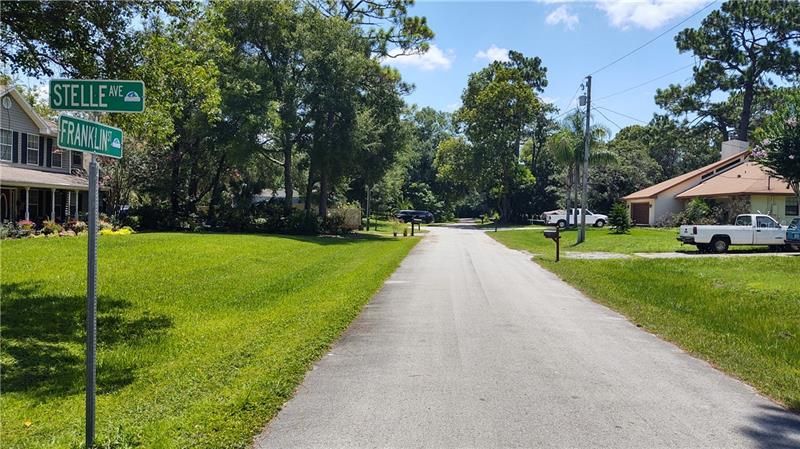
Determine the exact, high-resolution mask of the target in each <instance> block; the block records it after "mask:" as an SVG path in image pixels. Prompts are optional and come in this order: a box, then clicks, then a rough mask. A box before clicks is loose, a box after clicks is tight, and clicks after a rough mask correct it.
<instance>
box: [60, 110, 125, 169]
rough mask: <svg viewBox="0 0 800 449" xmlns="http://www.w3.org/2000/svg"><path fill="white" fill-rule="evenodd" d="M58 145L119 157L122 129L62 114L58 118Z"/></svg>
mask: <svg viewBox="0 0 800 449" xmlns="http://www.w3.org/2000/svg"><path fill="white" fill-rule="evenodd" d="M58 146H59V147H61V148H64V149H67V150H75V151H83V152H86V153H94V154H99V155H100V156H108V157H113V158H117V159H119V158H121V157H122V130H121V129H119V128H114V127H113V126H108V125H103V124H102V123H97V122H92V121H89V120H83V119H79V118H75V117H70V116H69V115H62V116H61V117H59V118H58Z"/></svg>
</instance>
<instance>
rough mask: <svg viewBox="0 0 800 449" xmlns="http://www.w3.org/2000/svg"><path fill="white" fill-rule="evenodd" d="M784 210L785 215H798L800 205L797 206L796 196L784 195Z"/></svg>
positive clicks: (799, 214) (799, 213)
mask: <svg viewBox="0 0 800 449" xmlns="http://www.w3.org/2000/svg"><path fill="white" fill-rule="evenodd" d="M784 212H785V214H784V215H786V216H787V217H797V216H800V207H798V201H797V197H796V196H789V197H786V210H785V211H784Z"/></svg>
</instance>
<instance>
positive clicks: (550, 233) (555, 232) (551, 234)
mask: <svg viewBox="0 0 800 449" xmlns="http://www.w3.org/2000/svg"><path fill="white" fill-rule="evenodd" d="M544 237H545V238H546V239H550V240H552V241H554V242H556V262H558V261H559V259H560V258H561V257H560V256H561V245H559V241H560V240H561V230H560V229H559V228H558V226H556V228H555V229H545V230H544Z"/></svg>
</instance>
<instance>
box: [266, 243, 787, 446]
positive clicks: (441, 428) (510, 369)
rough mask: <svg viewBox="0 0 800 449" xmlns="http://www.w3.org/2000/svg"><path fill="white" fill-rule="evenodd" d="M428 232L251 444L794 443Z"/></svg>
mask: <svg viewBox="0 0 800 449" xmlns="http://www.w3.org/2000/svg"><path fill="white" fill-rule="evenodd" d="M430 229H431V232H430V234H429V235H427V236H426V237H425V239H424V240H423V241H422V242H421V243H420V244H419V245H418V246H417V247H416V248H415V249H414V250H413V251H412V253H411V254H410V255H409V257H408V258H406V260H405V261H404V262H403V264H402V265H401V267H400V268H399V269H398V270H397V271H396V272H395V273H394V275H393V276H392V277H391V278H390V280H389V281H387V282H386V284H385V286H384V287H383V289H382V290H381V291H380V293H378V295H377V296H376V297H375V298H373V300H372V302H371V303H370V304H369V305H368V306H367V307H366V309H365V310H364V311H363V313H362V314H361V316H360V317H359V318H358V319H357V320H356V321H355V322H354V323H353V325H352V326H351V328H350V329H349V330H348V331H347V332H346V334H345V335H344V336H343V337H342V339H341V340H340V341H339V342H338V343H337V344H336V345H335V346H334V347H333V348H332V350H331V352H330V353H329V354H328V355H327V356H326V357H324V358H323V359H322V360H321V361H320V362H319V363H318V364H317V365H316V366H315V367H314V369H313V370H312V371H311V372H309V374H308V375H307V377H306V379H305V381H304V383H303V384H302V385H301V386H300V387H299V389H298V391H297V393H296V396H295V397H294V399H292V400H291V401H289V402H288V403H287V404H286V405H285V407H284V408H283V410H282V411H281V412H280V413H279V414H278V416H277V417H276V418H275V419H273V420H272V422H271V423H270V424H269V425H268V426H267V428H266V429H264V432H263V433H262V434H261V435H260V436H258V438H257V439H256V441H255V447H256V448H258V449H266V448H281V449H289V448H500V447H528V448H594V447H598V448H599V447H603V448H725V449H734V448H761V449H767V448H769V449H788V448H792V449H797V448H800V416H798V415H795V414H792V413H788V412H786V411H784V410H783V409H782V408H780V407H778V406H777V405H776V404H775V403H773V402H771V401H769V400H767V399H765V398H764V397H763V396H761V395H759V394H757V393H756V392H755V391H754V390H753V389H752V388H750V387H749V386H747V385H745V384H743V383H741V382H739V381H737V380H734V379H732V378H730V377H728V376H726V375H724V374H722V373H721V372H719V371H717V370H715V369H714V368H712V367H711V366H709V365H708V364H707V363H705V362H701V361H699V360H697V359H695V358H693V357H690V356H689V355H687V354H686V353H684V352H683V351H681V350H680V349H678V348H677V347H675V346H674V345H672V344H669V343H666V342H664V341H662V340H660V339H658V338H657V337H655V336H653V335H651V334H649V333H647V332H644V331H642V330H641V329H639V328H637V327H636V326H634V325H632V324H630V323H629V322H628V321H626V320H625V319H623V318H622V317H621V316H620V315H618V314H616V313H614V312H612V311H610V310H609V309H607V308H605V307H602V306H600V305H597V304H595V303H593V302H591V301H589V300H588V299H586V298H585V297H584V296H583V295H581V294H580V293H579V292H577V291H576V290H574V289H572V288H571V287H569V286H568V285H566V284H565V283H563V282H561V281H560V280H558V279H557V278H556V277H554V276H553V275H551V274H550V273H548V272H546V271H545V270H543V269H541V268H539V267H538V266H537V265H536V264H535V263H533V262H531V261H530V259H529V257H528V256H525V255H524V254H522V253H519V252H516V251H511V250H509V249H506V248H505V247H503V246H502V245H500V244H499V243H496V242H494V241H493V240H492V239H490V238H489V237H488V236H486V235H485V234H484V233H482V232H480V231H477V230H469V229H464V228H430Z"/></svg>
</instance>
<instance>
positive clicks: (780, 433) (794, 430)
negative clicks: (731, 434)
mask: <svg viewBox="0 0 800 449" xmlns="http://www.w3.org/2000/svg"><path fill="white" fill-rule="evenodd" d="M789 406H790V408H792V409H794V410H800V403H795V404H789ZM759 408H761V409H762V411H763V412H762V413H759V414H758V415H755V416H751V417H750V420H751V421H752V424H751V425H750V426H748V427H744V428H741V429H739V431H740V432H741V433H743V434H744V435H747V437H749V438H751V439H752V440H753V441H754V442H755V443H756V445H757V446H755V447H758V448H760V449H796V448H798V447H800V415H797V414H794V413H792V412H788V411H786V410H784V409H782V408H780V407H778V406H760V407H759Z"/></svg>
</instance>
